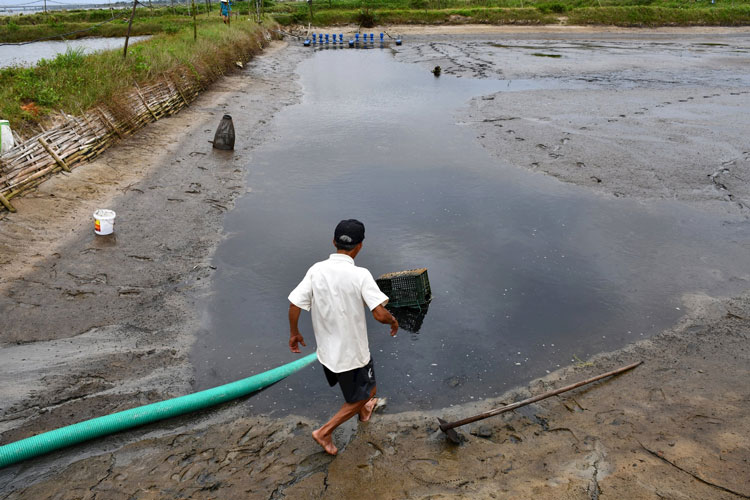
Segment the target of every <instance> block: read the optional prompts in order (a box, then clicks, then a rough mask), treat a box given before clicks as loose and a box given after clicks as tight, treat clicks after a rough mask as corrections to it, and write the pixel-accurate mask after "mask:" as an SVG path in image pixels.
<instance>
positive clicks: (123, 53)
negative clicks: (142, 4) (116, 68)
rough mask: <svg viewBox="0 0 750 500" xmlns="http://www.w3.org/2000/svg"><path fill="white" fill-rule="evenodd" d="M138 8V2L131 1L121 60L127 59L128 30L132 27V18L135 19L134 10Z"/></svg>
mask: <svg viewBox="0 0 750 500" xmlns="http://www.w3.org/2000/svg"><path fill="white" fill-rule="evenodd" d="M136 6H138V0H133V12H132V13H131V14H130V19H129V20H128V32H127V34H125V48H124V49H122V58H123V59H125V58H126V57H128V40H129V39H130V28H131V26H133V18H134V17H135V8H136Z"/></svg>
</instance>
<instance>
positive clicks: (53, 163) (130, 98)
mask: <svg viewBox="0 0 750 500" xmlns="http://www.w3.org/2000/svg"><path fill="white" fill-rule="evenodd" d="M202 90H203V86H202V85H201V84H200V83H199V82H198V81H196V80H193V79H191V78H190V77H189V76H188V74H187V73H186V72H185V73H183V72H179V73H178V72H175V73H172V74H170V75H166V74H165V75H163V76H162V78H159V79H158V80H157V81H155V82H153V83H150V84H149V85H144V86H142V87H139V86H138V84H137V83H135V85H134V88H133V90H132V91H131V92H130V93H128V94H126V95H124V96H122V98H118V99H117V101H116V102H113V103H112V104H111V105H109V106H106V107H105V106H99V107H96V108H94V109H91V110H89V111H88V112H86V113H84V114H83V115H82V116H79V117H74V116H70V115H67V114H65V113H62V119H63V120H62V123H61V124H60V125H58V126H56V127H55V128H52V129H49V130H46V131H44V132H42V133H41V134H38V135H36V136H34V137H32V138H30V139H28V140H27V141H25V142H22V143H20V144H18V145H17V146H16V147H14V148H13V149H11V150H10V151H8V152H6V153H5V154H3V155H2V156H0V210H10V211H11V212H15V211H16V210H15V207H13V205H12V204H11V200H12V199H13V198H15V197H16V196H20V195H22V194H23V193H25V192H27V191H29V190H31V189H34V188H35V187H37V186H38V185H39V184H41V183H42V182H44V181H45V180H46V179H47V178H49V177H50V176H52V175H54V174H56V173H57V172H61V171H66V172H70V169H71V168H73V167H75V166H77V165H80V164H82V163H85V162H88V161H90V160H91V159H93V158H95V157H97V156H99V155H100V154H101V153H102V152H104V151H105V150H106V149H107V148H108V147H110V146H111V145H112V144H113V143H114V142H116V141H117V140H118V139H121V138H123V137H126V136H128V135H131V134H133V133H134V132H136V131H137V130H138V129H140V128H142V127H144V126H145V125H146V124H148V123H150V122H154V121H156V120H158V119H160V118H163V117H165V116H169V115H172V114H175V113H177V112H178V111H179V110H180V109H182V108H183V107H185V106H188V105H189V103H190V102H192V101H194V100H195V99H196V98H197V97H198V94H200V92H201V91H202Z"/></svg>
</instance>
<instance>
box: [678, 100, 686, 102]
mask: <svg viewBox="0 0 750 500" xmlns="http://www.w3.org/2000/svg"><path fill="white" fill-rule="evenodd" d="M679 101H680V102H687V99H680V100H679Z"/></svg>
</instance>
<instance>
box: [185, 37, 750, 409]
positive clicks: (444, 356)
mask: <svg viewBox="0 0 750 500" xmlns="http://www.w3.org/2000/svg"><path fill="white" fill-rule="evenodd" d="M298 71H299V76H300V82H301V84H302V86H303V89H304V97H303V99H302V102H301V103H300V104H298V105H295V106H291V107H288V108H286V109H285V110H284V111H283V112H281V113H280V114H279V115H277V117H276V119H275V120H274V121H273V123H271V124H269V131H268V137H269V139H268V140H267V141H266V143H265V145H264V146H263V147H262V148H260V149H259V150H257V151H256V152H255V153H254V156H253V158H252V160H251V162H250V163H249V164H248V165H247V170H248V184H249V187H250V189H249V192H248V194H246V195H245V196H244V197H242V198H241V199H239V200H238V202H237V204H236V207H235V209H234V210H233V211H232V212H231V213H229V214H228V215H227V218H226V224H225V231H226V234H227V238H226V240H225V241H224V242H223V243H222V245H221V246H220V247H219V250H218V252H217V254H216V256H215V260H214V264H215V266H216V267H217V274H216V279H215V285H214V291H215V293H214V296H213V298H212V300H211V302H210V303H209V304H207V307H206V311H205V331H204V332H203V334H202V335H201V337H200V338H199V340H198V343H197V345H196V347H195V349H194V352H193V362H194V365H195V367H196V388H207V387H211V386H214V385H217V384H220V383H225V382H229V381H233V380H236V379H239V378H241V377H246V376H249V375H252V374H255V373H258V372H261V371H263V370H266V369H269V368H272V367H274V366H277V365H279V364H282V363H285V362H288V361H291V360H293V359H295V357H296V356H294V355H292V354H290V353H289V352H288V348H287V345H286V343H287V339H288V323H287V319H286V311H287V306H288V302H287V300H286V297H287V295H288V293H289V292H290V291H291V289H292V288H294V286H295V285H296V284H297V283H298V282H299V280H300V279H301V278H302V276H303V275H304V273H305V271H306V270H307V268H308V267H309V266H310V265H311V264H312V263H314V262H316V261H319V260H323V259H325V258H327V256H328V254H329V253H331V252H332V251H333V247H332V245H331V239H332V233H333V227H334V226H335V224H336V223H337V222H338V221H339V220H340V219H343V218H350V217H356V218H359V219H361V220H362V221H364V223H365V225H366V227H367V237H366V240H365V245H364V249H363V251H362V253H361V254H360V256H359V257H358V258H357V263H358V265H361V266H364V267H367V268H368V269H370V271H371V272H372V273H373V275H375V276H376V277H377V276H378V275H379V274H382V273H385V272H391V271H397V270H402V269H410V268H415V267H427V268H429V276H430V282H431V286H432V292H433V296H434V299H433V301H432V303H431V304H430V306H429V309H428V310H427V312H426V314H425V315H424V316H423V317H413V316H412V317H410V318H406V319H405V320H404V323H411V324H412V325H413V326H414V327H415V328H413V329H415V330H416V329H417V328H416V326H417V325H419V328H418V330H419V332H418V333H414V332H407V331H402V332H401V333H400V334H399V335H398V336H397V337H396V338H390V337H389V336H388V334H387V328H386V327H384V326H381V325H378V324H376V323H375V322H374V321H371V322H370V325H369V328H370V344H371V349H372V353H373V356H374V358H375V363H376V373H377V377H378V387H379V391H380V393H381V394H382V395H385V396H387V397H388V398H389V401H390V407H391V409H392V410H406V409H427V408H436V407H443V406H449V405H451V404H456V403H460V402H465V401H470V400H476V399H480V398H485V397H490V396H495V395H497V394H499V393H502V392H504V391H505V390H507V389H508V388H510V387H512V386H515V385H517V384H519V383H522V382H524V381H528V380H530V379H532V378H535V377H538V376H541V375H544V374H545V372H546V371H547V370H553V369H555V368H556V367H558V366H560V365H564V364H569V363H570V362H571V361H575V360H577V359H580V360H585V359H586V358H587V357H589V356H591V355H593V354H595V353H597V352H600V351H603V350H609V349H614V348H618V347H621V346H623V345H625V344H627V343H629V342H631V341H634V340H638V339H641V338H643V337H648V336H650V335H652V334H654V333H656V332H658V331H660V330H662V329H664V328H665V327H667V326H669V325H671V324H673V323H674V322H675V321H676V320H677V319H678V318H679V317H680V316H681V315H682V314H683V312H684V311H683V309H684V307H683V305H682V302H681V296H682V294H683V293H685V292H694V291H706V292H710V293H718V292H720V291H723V292H728V291H729V290H730V289H732V288H733V286H735V284H734V281H733V280H734V277H738V276H739V277H743V276H744V278H745V279H747V274H748V272H747V270H748V269H750V255H748V253H747V251H746V249H743V245H747V242H748V239H749V238H750V236H749V235H748V234H747V230H746V229H744V230H743V229H742V228H743V227H745V226H744V225H743V224H739V223H734V222H732V221H726V220H723V219H718V218H714V217H713V216H709V215H704V214H702V213H699V212H697V211H694V210H692V209H690V208H689V207H687V206H684V205H681V204H679V203H676V202H649V203H646V202H638V201H633V200H623V199H615V198H608V197H602V196H599V195H596V194H592V193H591V192H589V191H587V190H585V189H583V188H578V187H574V186H571V185H567V184H562V183H560V182H558V181H557V180H555V179H553V178H551V177H547V176H544V175H541V174H536V173H529V172H527V171H524V170H521V169H518V168H516V167H514V166H512V165H508V164H503V163H502V162H498V161H497V160H494V159H492V158H490V156H489V155H488V154H487V153H486V151H485V150H484V149H483V148H482V147H481V146H480V145H479V144H478V143H477V142H476V140H475V136H474V132H473V130H472V128H471V127H469V126H466V125H464V126H461V125H458V124H457V123H456V118H455V117H454V115H455V114H456V113H457V112H458V110H460V109H461V108H462V107H464V106H466V103H467V101H468V100H469V99H470V98H471V97H473V96H477V95H486V94H491V93H494V92H518V91H526V90H529V89H536V88H540V89H550V88H574V86H575V88H580V85H581V82H574V83H573V82H571V83H567V82H565V81H562V80H556V81H543V80H539V81H537V80H530V81H500V80H472V79H467V78H454V77H451V76H443V77H441V78H434V77H433V75H432V74H430V73H429V72H427V71H425V68H424V67H422V66H418V65H410V64H403V63H398V62H396V61H394V59H393V56H392V54H391V53H390V52H388V51H380V50H374V51H348V50H344V51H321V52H318V53H316V54H315V55H314V56H313V57H311V58H309V59H308V60H306V61H305V62H304V63H303V64H302V65H301V66H300V67H299V70H298ZM239 133H240V134H241V131H240V132H239ZM743 231H744V233H743ZM736 287H737V289H740V288H742V283H737V284H736ZM302 332H303V335H305V338H306V340H307V348H306V349H304V352H311V350H312V349H314V345H315V342H314V336H313V333H312V330H311V326H310V321H309V315H308V314H306V313H304V314H303V321H302ZM340 402H341V399H340V396H339V395H338V394H337V393H336V391H334V390H331V389H329V388H328V387H327V385H326V383H325V380H324V377H323V374H322V370H321V369H320V367H319V366H315V367H310V368H307V369H306V370H305V371H304V372H303V373H302V374H298V375H295V376H292V377H290V378H288V379H286V380H285V381H283V382H281V383H279V384H276V385H275V386H273V387H271V388H269V389H267V390H265V391H263V392H262V393H260V394H258V395H256V396H254V397H253V398H251V399H250V400H249V401H248V403H247V404H248V406H250V407H252V408H253V410H254V411H258V412H278V413H284V412H288V411H290V410H293V411H295V412H298V413H303V414H306V415H311V416H322V415H326V414H328V413H330V410H331V408H333V407H334V406H336V405H338V404H340Z"/></svg>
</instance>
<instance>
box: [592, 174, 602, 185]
mask: <svg viewBox="0 0 750 500" xmlns="http://www.w3.org/2000/svg"><path fill="white" fill-rule="evenodd" d="M590 179H591V180H592V181H594V182H596V183H597V184H599V183H601V182H602V180H601V179H600V178H599V177H597V176H595V175H592V176H591V177H590Z"/></svg>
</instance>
